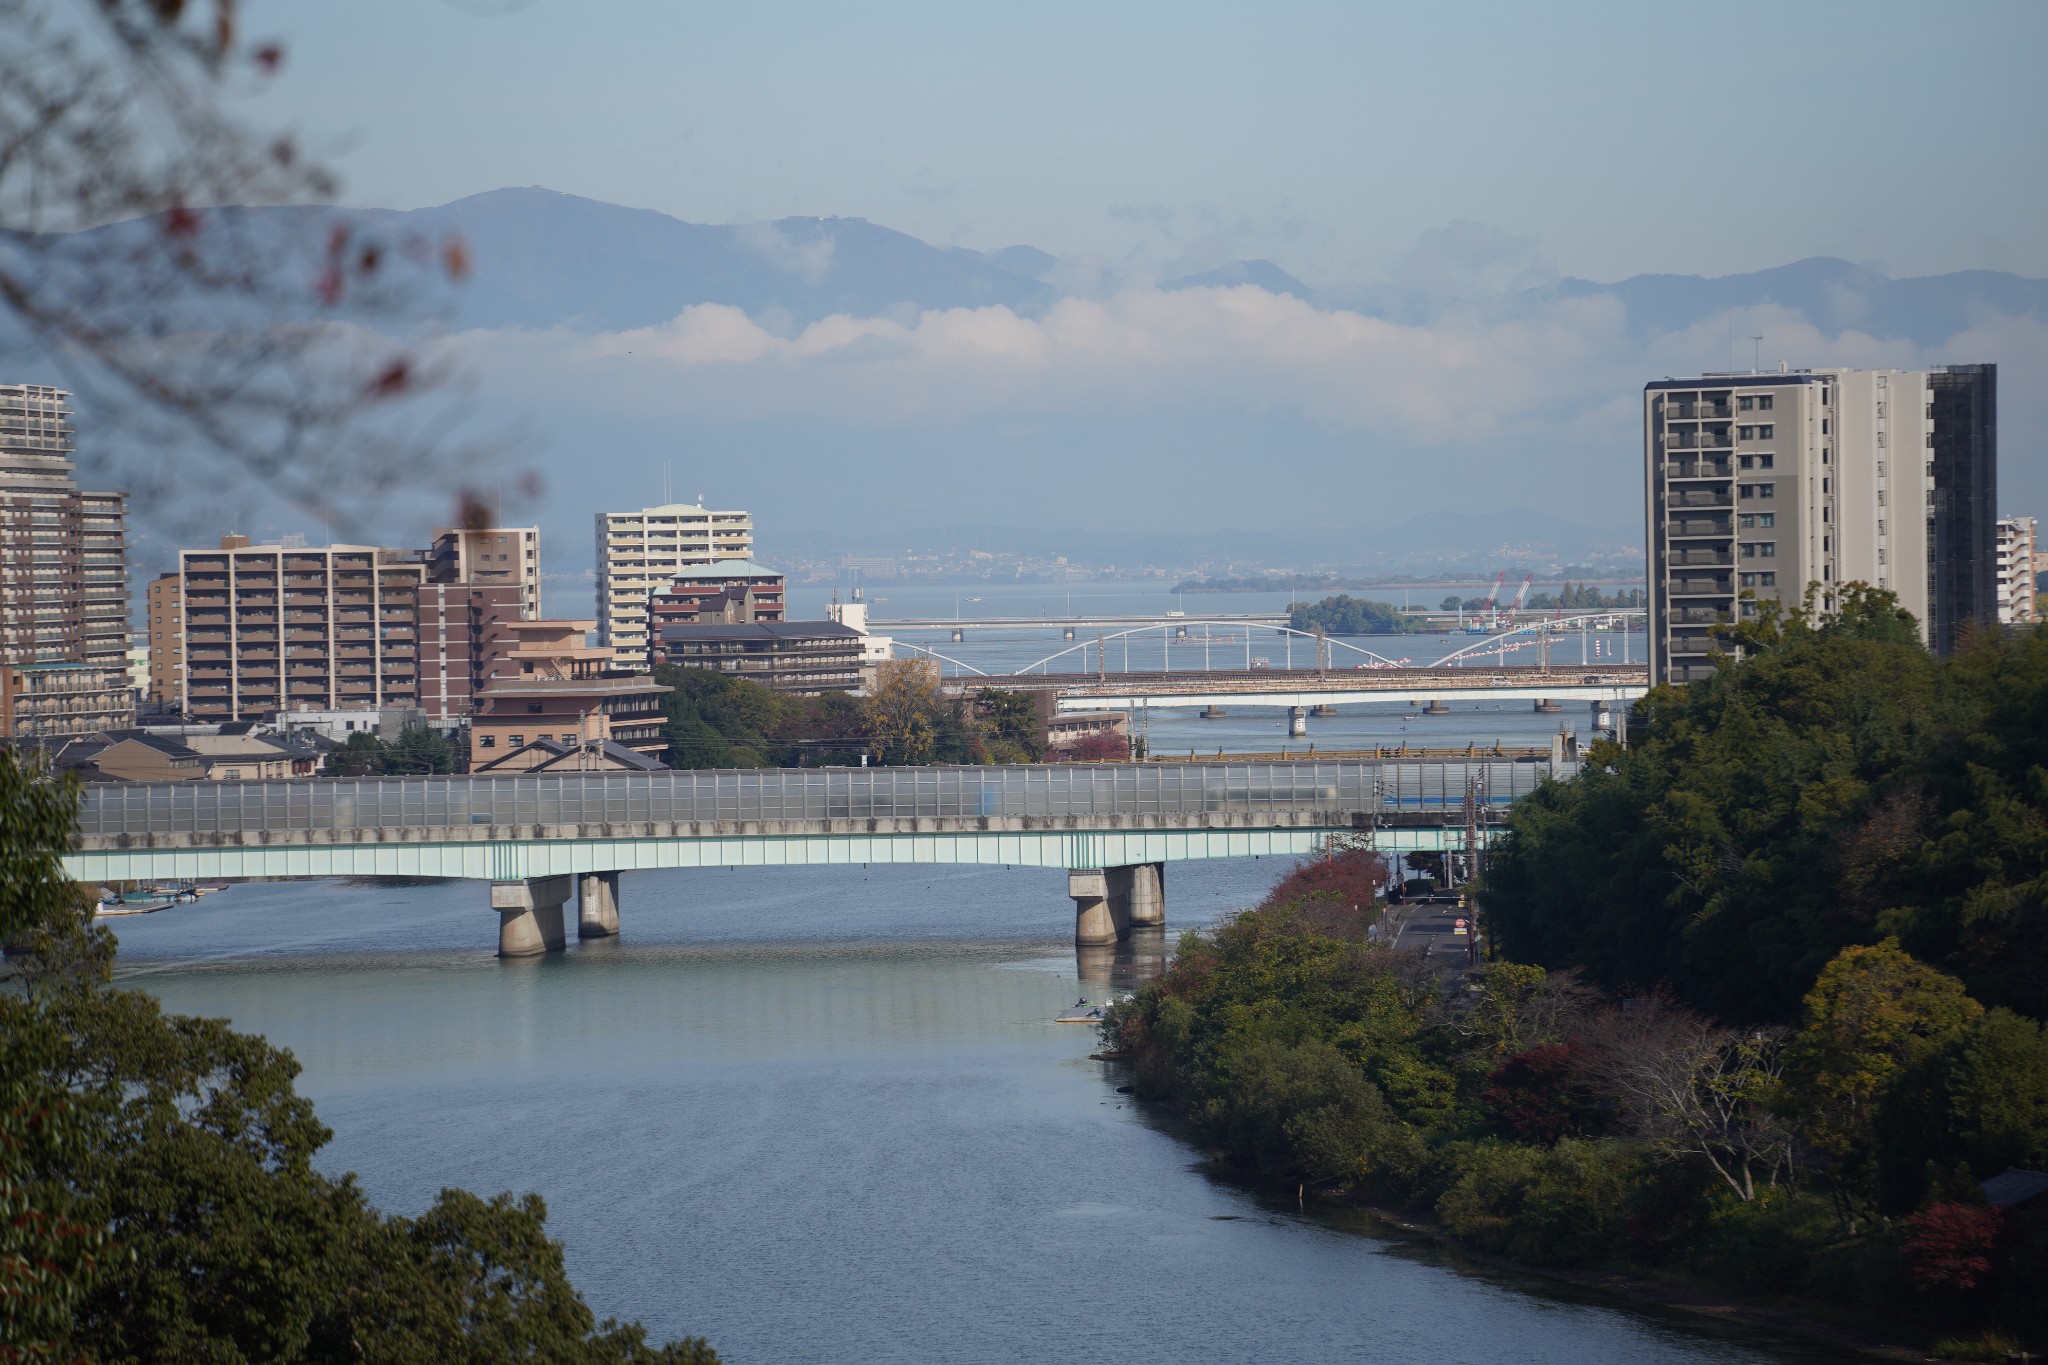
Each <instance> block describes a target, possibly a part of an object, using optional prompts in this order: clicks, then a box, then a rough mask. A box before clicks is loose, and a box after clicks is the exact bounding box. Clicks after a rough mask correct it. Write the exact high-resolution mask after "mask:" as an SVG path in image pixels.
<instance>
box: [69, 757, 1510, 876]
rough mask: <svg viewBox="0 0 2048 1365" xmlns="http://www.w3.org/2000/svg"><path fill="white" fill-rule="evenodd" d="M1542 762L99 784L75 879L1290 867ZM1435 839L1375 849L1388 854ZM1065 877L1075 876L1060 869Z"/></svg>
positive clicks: (1485, 797)
mask: <svg viewBox="0 0 2048 1365" xmlns="http://www.w3.org/2000/svg"><path fill="white" fill-rule="evenodd" d="M1550 771H1551V770H1550V766H1549V764H1548V763H1532V762H1527V761H1522V762H1516V761H1512V760H1504V759H1488V758H1484V757H1481V758H1474V759H1466V760H1462V761H1460V760H1445V761H1438V762H1416V761H1412V760H1411V761H1405V762H1404V761H1399V760H1385V761H1380V762H1372V761H1346V762H1280V763H1228V762H1222V763H1202V764H1190V763H1175V764H1144V763H1135V764H1133V763H1109V764H1044V765H1032V766H1016V767H978V768H956V767H943V768H829V769H769V770H761V771H743V772H731V771H726V772H661V773H582V774H575V773H572V774H562V775H545V776H522V777H419V778H374V779H359V780H338V781H320V780H308V781H293V782H234V783H213V782H206V783H200V782H190V783H165V784H153V785H139V786H127V787H96V788H93V789H90V790H88V792H87V793H86V795H85V798H84V801H83V803H82V806H81V810H80V822H79V837H78V841H77V845H76V851H75V852H74V853H73V854H72V855H71V856H70V857H69V858H68V859H67V866H68V867H70V869H71V870H72V874H73V875H74V876H78V877H80V878H88V879H100V880H113V879H127V878H148V877H174V876H177V877H191V876H200V877H204V876H227V877H235V876H323V875H349V874H355V875H427V876H459V877H489V878H494V879H510V878H516V877H528V876H543V875H553V874H555V873H559V872H572V871H574V872H584V871H601V870H616V869H619V868H634V867H692V866H722V865H728V864H736V863H792V862H851V861H874V862H894V861H903V862H980V863H1020V864H1028V865H1036V866H1065V867H1089V866H1103V865H1105V863H1104V861H1103V860H1104V859H1113V860H1115V861H1117V862H1119V863H1121V862H1143V861H1164V860H1169V859H1182V858H1211V857H1236V856H1249V855H1255V854H1260V853H1290V852H1305V851H1308V850H1309V849H1311V848H1314V847H1315V846H1317V844H1318V843H1319V842H1320V840H1321V839H1323V838H1324V837H1326V836H1327V834H1328V833H1330V832H1332V831H1337V830H1353V829H1359V828H1373V827H1376V826H1382V825H1391V824H1394V823H1409V824H1412V822H1399V821H1398V817H1399V815H1400V814H1401V813H1403V812H1409V813H1415V812H1424V813H1430V814H1432V815H1434V816H1437V817H1439V818H1438V819H1437V820H1436V821H1435V823H1436V824H1437V825H1438V826H1439V827H1440V826H1442V825H1443V824H1444V823H1445V821H1444V819H1442V818H1441V817H1446V816H1449V817H1455V814H1456V812H1458V811H1460V810H1462V808H1463V804H1464V802H1465V799H1466V793H1467V790H1468V784H1474V783H1476V784H1477V788H1478V792H1479V797H1480V799H1481V800H1482V801H1483V802H1484V803H1485V804H1486V805H1488V806H1489V807H1495V808H1497V807H1500V806H1502V805H1505V804H1506V803H1507V802H1509V801H1511V800H1513V799H1514V798H1515V797H1517V796H1520V795H1523V794H1525V793H1527V792H1529V791H1532V790H1534V788H1535V787H1536V786H1537V784H1538V783H1540V782H1541V781H1542V780H1543V779H1544V778H1545V777H1547V776H1549V775H1550ZM1442 837H1443V836H1442V835H1441V834H1440V833H1434V832H1431V831H1428V830H1423V831H1417V830H1416V829H1414V828H1408V829H1405V830H1402V831H1400V832H1399V833H1398V837H1397V835H1396V833H1395V832H1393V831H1389V832H1388V834H1387V838H1388V839H1389V840H1391V841H1392V842H1390V843H1389V845H1388V846H1389V847H1397V846H1398V847H1403V848H1407V847H1416V848H1420V847H1436V846H1438V845H1439V844H1440V843H1441V840H1442ZM1077 860H1078V861H1077Z"/></svg>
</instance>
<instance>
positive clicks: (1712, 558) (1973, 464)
mask: <svg viewBox="0 0 2048 1365" xmlns="http://www.w3.org/2000/svg"><path fill="white" fill-rule="evenodd" d="M1996 408H1997V367H1996V366H1993V365H1954V366H1948V367H1946V368H1943V369H1939V370H1788V369H1784V368H1781V369H1780V370H1779V371H1778V372H1777V373H1775V374H1773V373H1749V374H1706V375H1699V376H1695V377H1691V378H1683V379H1660V380H1657V381H1654V382H1652V383H1650V384H1647V385H1645V386H1644V389H1643V452H1644V459H1645V462H1646V471H1647V475H1648V477H1647V479H1646V487H1645V503H1644V511H1645V517H1646V522H1647V532H1648V544H1649V551H1650V555H1649V558H1650V565H1649V582H1650V602H1649V605H1650V632H1651V636H1650V671H1651V677H1652V680H1653V681H1657V682H1686V681H1689V680H1691V679H1694V678H1700V677H1704V676H1706V675H1708V674H1710V673H1712V672H1713V671H1714V668H1715V664H1714V662H1713V655H1714V653H1715V651H1716V650H1717V649H1721V648H1725V647H1726V645H1725V642H1724V640H1723V639H1722V638H1721V637H1720V636H1718V635H1717V633H1716V627H1718V626H1724V625H1726V624H1728V623H1731V622H1733V621H1736V620H1738V619H1740V618H1741V617H1747V616H1754V615H1755V614H1756V613H1757V610H1758V607H1759V604H1761V603H1762V602H1765V601H1772V600H1775V601H1778V602H1782V603H1784V604H1785V605H1786V607H1788V608H1791V607H1797V606H1799V605H1800V604H1801V603H1802V602H1803V601H1804V599H1805V596H1806V591H1807V588H1808V586H1809V585H1814V586H1816V587H1817V589H1818V592H1819V602H1818V605H1819V606H1820V608H1821V609H1822V610H1823V611H1826V610H1828V609H1830V608H1832V607H1833V606H1834V605H1835V592H1836V588H1837V585H1839V584H1842V583H1854V582H1861V583H1868V584H1871V585H1872V586H1874V587H1882V588H1886V589H1889V590H1890V591H1892V592H1894V593H1896V594H1897V595H1898V598H1899V602H1900V605H1902V606H1903V607H1905V609H1906V610H1908V611H1910V612H1912V613H1913V616H1914V618H1915V619H1917V620H1918V621H1919V622H1920V625H1921V629H1922V632H1923V633H1924V634H1925V636H1926V638H1927V641H1928V643H1929V644H1930V645H1932V646H1933V647H1934V648H1935V649H1936V650H1937V651H1938V652H1941V653H1947V652H1948V651H1949V650H1951V649H1953V648H1954V647H1955V642H1956V639H1957V635H1958V632H1959V631H1960V629H1961V628H1962V625H1963V623H1964V622H1965V621H1967V620H1971V619H1975V620H1979V621H1986V622H1989V621H1992V620H1995V619H1996V616H1997V601H1996V590H1995V572H1994V571H1995V567H1996V552H1995V546H1994V531H1993V520H1994V517H1993V510H1992V509H1993V508H1994V507H1995V506H1996V498H1997V448H1998V431H1997V420H1996Z"/></svg>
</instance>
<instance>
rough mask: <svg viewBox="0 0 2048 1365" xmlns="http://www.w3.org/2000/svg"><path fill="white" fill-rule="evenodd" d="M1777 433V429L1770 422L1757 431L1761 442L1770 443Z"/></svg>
mask: <svg viewBox="0 0 2048 1365" xmlns="http://www.w3.org/2000/svg"><path fill="white" fill-rule="evenodd" d="M1777 431H1778V428H1777V427H1775V426H1774V425H1772V424H1771V423H1769V422H1766V423H1764V424H1763V425H1762V426H1760V427H1758V428H1757V429H1756V435H1757V439H1758V440H1760V441H1768V440H1770V439H1771V438H1772V437H1774V436H1775V435H1776V434H1777Z"/></svg>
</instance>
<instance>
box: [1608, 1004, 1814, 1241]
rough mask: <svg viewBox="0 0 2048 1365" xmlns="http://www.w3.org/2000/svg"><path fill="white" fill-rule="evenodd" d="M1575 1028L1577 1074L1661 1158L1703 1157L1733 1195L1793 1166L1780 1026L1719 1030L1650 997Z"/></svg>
mask: <svg viewBox="0 0 2048 1365" xmlns="http://www.w3.org/2000/svg"><path fill="white" fill-rule="evenodd" d="M1628 1004H1629V1007H1628V1008H1624V1009H1621V1010H1616V1011H1613V1012H1611V1013H1609V1014H1608V1015H1607V1016H1605V1018H1604V1019H1602V1020H1601V1021H1600V1022H1599V1023H1598V1024H1596V1025H1594V1026H1592V1027H1590V1028H1588V1029H1587V1030H1586V1031H1585V1033H1584V1034H1582V1035H1581V1038H1580V1040H1579V1042H1580V1052H1579V1057H1580V1067H1581V1070H1580V1073H1579V1074H1580V1075H1581V1077H1582V1078H1583V1079H1584V1081H1585V1082H1586V1084H1588V1085H1589V1086H1590V1087H1591V1088H1592V1089H1593V1090H1594V1091H1595V1092H1596V1093H1598V1094H1601V1095H1604V1096H1606V1097H1608V1098H1610V1099H1612V1100H1613V1101H1614V1102H1615V1104H1616V1105H1617V1106H1618V1107H1619V1109H1620V1111H1621V1114H1622V1116H1623V1117H1624V1119H1625V1120H1626V1122H1627V1125H1628V1127H1629V1129H1630V1131H1631V1132H1632V1133H1633V1134H1634V1136H1635V1137H1636V1138H1637V1140H1638V1141H1640V1142H1642V1143H1643V1144H1645V1145H1646V1146H1648V1147H1649V1148H1650V1149H1651V1150H1652V1151H1655V1152H1657V1153H1659V1154H1660V1155H1662V1156H1664V1157H1667V1158H1684V1157H1700V1158H1703V1159H1704V1160H1705V1161H1706V1162H1707V1164H1708V1165H1709V1166H1711V1167H1712V1168H1713V1170H1714V1173H1715V1174H1716V1175H1717V1176H1719V1177H1720V1179H1721V1182H1722V1183H1723V1184H1724V1185H1726V1186H1727V1187H1728V1189H1729V1191H1730V1192H1731V1193H1733V1194H1734V1195H1735V1197H1736V1198H1737V1199H1740V1200H1743V1201H1744V1202H1747V1201H1749V1200H1753V1199H1755V1198H1756V1197H1757V1181H1758V1179H1759V1178H1763V1179H1765V1180H1766V1181H1768V1182H1769V1183H1771V1184H1776V1183H1777V1181H1778V1178H1779V1176H1780V1175H1790V1173H1791V1169H1792V1141H1791V1139H1792V1134H1791V1131H1790V1129H1789V1128H1788V1127H1787V1126H1786V1125H1785V1124H1784V1123H1783V1122H1782V1121H1780V1119H1779V1118H1778V1116H1777V1115H1776V1114H1775V1113H1773V1112H1772V1109H1771V1103H1772V1101H1773V1100H1775V1099H1776V1098H1777V1094H1778V1078H1779V1075H1780V1072H1781V1071H1782V1069H1783V1056H1782V1043H1783V1039H1784V1034H1783V1031H1782V1030H1773V1029H1755V1030H1750V1031H1747V1032H1741V1031H1737V1030H1734V1029H1727V1028H1722V1027H1720V1026H1718V1025H1716V1024H1714V1023H1713V1022H1712V1021H1711V1020H1709V1019H1706V1018H1704V1017H1703V1016H1701V1015H1699V1014H1696V1013H1694V1012H1693V1011H1691V1010H1688V1009H1686V1008H1685V1007H1684V1006H1682V1005H1676V1004H1671V1003H1669V1002H1666V1001H1662V1000H1656V999H1648V1000H1635V1001H1630V1002H1628Z"/></svg>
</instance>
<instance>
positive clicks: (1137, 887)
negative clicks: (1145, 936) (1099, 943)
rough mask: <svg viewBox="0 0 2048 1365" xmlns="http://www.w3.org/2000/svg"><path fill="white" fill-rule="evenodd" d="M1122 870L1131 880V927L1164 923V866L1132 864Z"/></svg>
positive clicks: (1159, 864) (1160, 864)
mask: <svg viewBox="0 0 2048 1365" xmlns="http://www.w3.org/2000/svg"><path fill="white" fill-rule="evenodd" d="M1122 870H1123V871H1125V872H1128V873H1129V874H1130V878H1131V927H1132V928H1133V929H1142V928H1146V927H1148V926H1152V925H1160V924H1164V923H1166V864H1165V863H1134V864H1132V865H1131V866H1130V867H1128V868H1124V869H1122Z"/></svg>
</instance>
